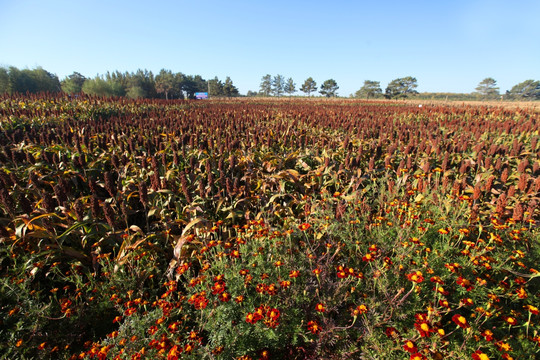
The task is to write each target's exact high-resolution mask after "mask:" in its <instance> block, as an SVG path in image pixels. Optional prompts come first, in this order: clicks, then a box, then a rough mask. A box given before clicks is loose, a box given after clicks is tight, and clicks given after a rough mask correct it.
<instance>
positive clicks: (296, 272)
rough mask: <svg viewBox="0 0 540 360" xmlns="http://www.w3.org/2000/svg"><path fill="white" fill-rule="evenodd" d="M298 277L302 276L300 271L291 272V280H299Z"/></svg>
mask: <svg viewBox="0 0 540 360" xmlns="http://www.w3.org/2000/svg"><path fill="white" fill-rule="evenodd" d="M298 276H300V270H291V271H290V272H289V277H290V278H297V277H298Z"/></svg>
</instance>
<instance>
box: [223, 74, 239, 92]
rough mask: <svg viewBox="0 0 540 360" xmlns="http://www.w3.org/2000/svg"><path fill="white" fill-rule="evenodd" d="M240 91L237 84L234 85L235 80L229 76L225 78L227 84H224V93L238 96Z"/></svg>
mask: <svg viewBox="0 0 540 360" xmlns="http://www.w3.org/2000/svg"><path fill="white" fill-rule="evenodd" d="M238 94H239V92H238V89H237V88H236V86H234V85H233V82H232V80H231V78H230V77H229V76H227V77H226V78H225V84H223V95H224V96H227V97H234V96H238Z"/></svg>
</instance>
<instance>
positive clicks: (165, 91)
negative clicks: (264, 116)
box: [0, 66, 240, 99]
mask: <svg viewBox="0 0 540 360" xmlns="http://www.w3.org/2000/svg"><path fill="white" fill-rule="evenodd" d="M60 91H63V92H65V93H68V94H77V93H85V94H90V95H97V96H125V97H129V98H133V99H135V98H163V99H185V98H188V99H194V98H195V93H197V92H208V93H209V95H210V96H217V97H219V96H227V97H232V96H239V95H240V93H239V91H238V89H237V88H236V86H234V84H233V81H232V80H231V78H230V77H227V78H226V79H225V81H221V80H220V79H218V77H217V76H216V77H214V78H213V79H211V80H205V79H203V78H202V77H201V76H200V75H185V74H183V73H181V72H177V73H174V72H172V71H171V70H166V69H162V70H161V71H160V72H159V73H158V74H157V75H154V74H153V73H152V72H151V71H148V70H141V69H139V70H137V71H135V72H120V71H114V72H107V73H106V74H105V75H96V76H95V77H94V78H87V77H85V76H83V75H81V74H80V73H78V72H74V73H73V74H71V75H69V76H66V77H65V78H64V79H62V80H61V81H60V80H59V79H58V77H57V76H56V75H55V74H52V73H50V72H48V71H46V70H44V69H43V68H41V67H38V68H36V69H33V70H29V69H23V70H19V69H18V68H16V67H14V66H10V67H7V68H0V93H6V92H7V93H26V92H30V93H38V92H60Z"/></svg>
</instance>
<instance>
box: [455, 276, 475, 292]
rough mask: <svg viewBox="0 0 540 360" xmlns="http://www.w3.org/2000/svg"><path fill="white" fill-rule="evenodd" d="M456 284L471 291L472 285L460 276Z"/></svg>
mask: <svg viewBox="0 0 540 360" xmlns="http://www.w3.org/2000/svg"><path fill="white" fill-rule="evenodd" d="M456 283H457V284H458V285H460V286H462V287H464V288H465V290H467V291H471V290H472V289H473V285H472V283H471V282H470V281H469V280H467V279H464V278H462V277H461V276H460V277H458V279H457V281H456Z"/></svg>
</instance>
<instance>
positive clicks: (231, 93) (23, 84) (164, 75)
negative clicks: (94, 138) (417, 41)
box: [0, 66, 540, 100]
mask: <svg viewBox="0 0 540 360" xmlns="http://www.w3.org/2000/svg"><path fill="white" fill-rule="evenodd" d="M417 87H418V81H417V80H416V78H414V77H412V76H407V77H403V78H397V79H394V80H392V81H391V82H389V83H388V85H387V86H386V88H385V90H384V92H383V89H382V88H381V84H380V82H379V81H374V80H365V81H364V84H363V86H362V87H361V88H360V89H359V90H358V91H356V93H355V94H354V95H352V94H351V97H356V98H365V99H382V98H386V99H404V98H408V97H410V96H415V97H418V98H426V97H429V98H446V99H452V100H456V99H457V100H462V99H467V100H474V99H482V100H495V99H499V98H500V97H501V96H502V97H503V98H504V99H507V100H540V81H539V80H525V81H523V82H521V83H519V84H516V85H514V86H513V87H512V88H511V89H510V90H507V91H506V92H505V93H504V94H501V93H500V89H499V87H498V86H497V81H496V80H495V79H493V78H485V79H483V80H482V81H481V82H480V83H479V84H478V86H477V87H476V89H475V90H476V91H475V92H472V93H470V94H454V93H422V94H419V93H418V91H416V89H417ZM338 89H339V86H338V84H337V82H336V81H335V80H334V79H328V80H325V81H324V82H323V83H322V84H321V85H320V87H319V86H318V84H317V82H316V81H315V80H314V79H313V78H312V77H309V78H307V79H306V80H305V81H304V82H303V84H302V85H301V86H300V87H299V88H298V89H297V84H296V83H295V82H294V80H293V79H292V78H290V77H289V78H287V79H285V77H284V76H283V75H280V74H278V75H275V76H272V75H270V74H267V75H265V76H263V77H262V79H261V83H260V88H259V91H258V92H256V91H248V93H247V96H277V97H280V96H283V95H288V96H292V95H293V94H296V93H297V92H298V91H300V92H302V93H304V94H305V95H306V96H308V97H310V96H312V94H316V93H317V90H318V92H319V93H320V94H321V95H322V96H326V97H336V96H338V93H337V90H338ZM60 91H62V92H65V93H68V94H76V93H86V94H90V95H97V96H125V97H129V98H162V99H185V98H188V99H193V98H195V93H197V92H208V94H209V96H211V97H222V96H223V97H235V96H240V93H239V91H238V88H237V87H236V86H235V85H234V84H233V81H232V80H231V78H230V77H228V76H227V77H226V78H225V80H224V81H222V80H220V79H219V78H218V77H217V76H216V77H214V78H213V79H209V80H206V79H204V78H203V77H202V76H200V75H186V74H183V73H181V72H176V73H175V72H172V71H171V70H166V69H162V70H160V72H159V73H158V74H153V73H152V71H148V70H141V69H139V70H137V71H135V72H120V71H114V72H107V73H106V74H104V75H96V76H95V77H94V78H87V77H85V76H83V75H81V74H80V73H78V72H74V73H73V74H71V75H69V76H66V77H65V78H64V79H62V80H59V78H58V76H56V75H55V74H52V73H50V72H48V71H47V70H45V69H43V68H41V67H38V68H35V69H32V70H30V69H22V70H21V69H18V68H16V67H14V66H10V67H0V93H6V92H7V93H26V92H29V93H38V92H60Z"/></svg>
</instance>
